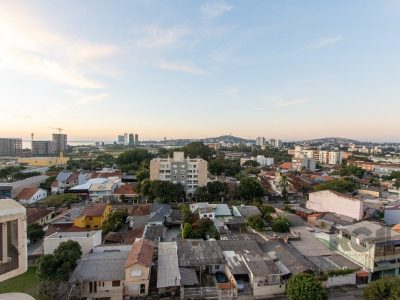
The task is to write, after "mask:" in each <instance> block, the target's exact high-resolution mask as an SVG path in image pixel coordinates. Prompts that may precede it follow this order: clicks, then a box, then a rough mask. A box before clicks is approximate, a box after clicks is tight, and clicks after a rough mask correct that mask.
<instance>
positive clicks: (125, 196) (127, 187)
mask: <svg viewBox="0 0 400 300" xmlns="http://www.w3.org/2000/svg"><path fill="white" fill-rule="evenodd" d="M112 195H113V200H114V201H119V202H132V203H134V200H135V198H136V197H137V196H138V193H137V192H136V190H135V189H134V188H133V186H132V185H131V184H129V183H125V184H123V185H121V186H120V187H119V188H117V189H116V190H115V191H114V192H113V194H112Z"/></svg>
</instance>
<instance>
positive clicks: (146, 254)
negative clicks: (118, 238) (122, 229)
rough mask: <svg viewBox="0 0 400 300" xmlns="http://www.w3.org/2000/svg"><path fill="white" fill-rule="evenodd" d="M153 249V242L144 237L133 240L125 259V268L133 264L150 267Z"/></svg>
mask: <svg viewBox="0 0 400 300" xmlns="http://www.w3.org/2000/svg"><path fill="white" fill-rule="evenodd" d="M153 251H154V246H153V243H152V242H150V241H148V240H146V239H141V240H140V241H137V242H134V243H133V245H132V249H131V252H129V254H128V257H127V259H126V262H125V268H129V267H131V266H133V265H135V264H140V265H142V266H145V267H148V268H150V267H151V264H152V262H153Z"/></svg>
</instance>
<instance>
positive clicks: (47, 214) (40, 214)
mask: <svg viewBox="0 0 400 300" xmlns="http://www.w3.org/2000/svg"><path fill="white" fill-rule="evenodd" d="M53 214H54V210H51V209H48V208H36V207H29V208H27V209H26V222H27V224H28V225H32V224H39V225H42V226H44V225H46V224H48V223H49V222H50V221H51V219H52V218H53Z"/></svg>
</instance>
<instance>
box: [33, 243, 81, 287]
mask: <svg viewBox="0 0 400 300" xmlns="http://www.w3.org/2000/svg"><path fill="white" fill-rule="evenodd" d="M81 256H82V251H81V246H80V245H79V244H78V242H75V241H72V240H70V241H66V242H61V243H60V245H59V246H58V247H57V248H56V250H54V253H53V254H47V255H44V256H42V258H41V259H40V260H39V265H38V277H39V280H40V281H53V282H61V281H67V280H68V279H69V275H70V274H71V272H72V271H73V270H74V269H75V267H76V263H77V261H78V259H79V258H80V257H81Z"/></svg>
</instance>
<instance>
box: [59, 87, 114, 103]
mask: <svg viewBox="0 0 400 300" xmlns="http://www.w3.org/2000/svg"><path fill="white" fill-rule="evenodd" d="M64 92H65V93H67V94H69V95H71V96H73V98H74V99H75V100H74V102H73V105H74V106H84V105H89V104H92V103H96V102H101V101H104V99H105V98H107V97H109V95H108V94H105V93H104V94H95V95H85V94H83V93H81V92H79V91H75V90H65V91H64Z"/></svg>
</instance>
